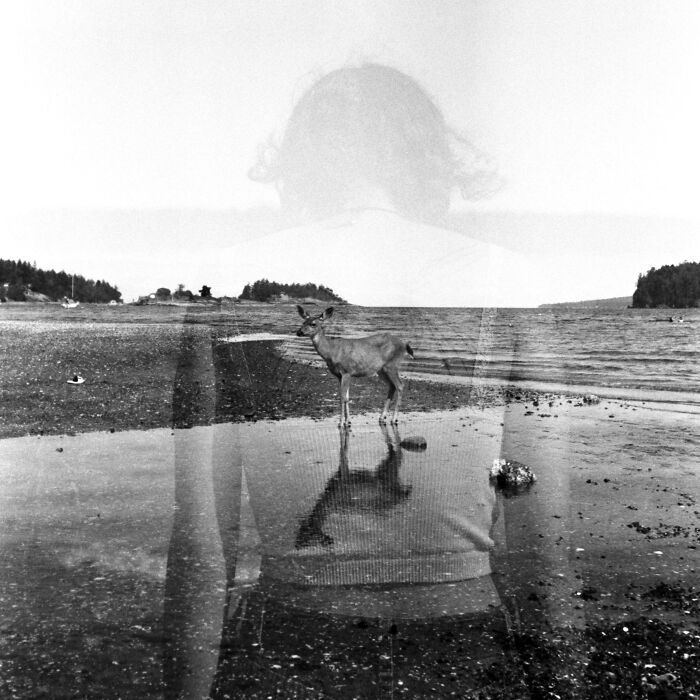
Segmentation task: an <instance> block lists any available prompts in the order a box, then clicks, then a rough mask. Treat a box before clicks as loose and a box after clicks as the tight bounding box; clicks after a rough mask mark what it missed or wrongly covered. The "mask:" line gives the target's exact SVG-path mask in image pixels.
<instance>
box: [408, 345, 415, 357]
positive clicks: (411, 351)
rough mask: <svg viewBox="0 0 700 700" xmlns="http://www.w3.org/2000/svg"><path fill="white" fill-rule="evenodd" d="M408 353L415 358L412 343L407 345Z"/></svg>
mask: <svg viewBox="0 0 700 700" xmlns="http://www.w3.org/2000/svg"><path fill="white" fill-rule="evenodd" d="M406 352H407V353H408V354H409V355H410V356H411V357H415V355H414V354H413V348H412V347H411V344H410V343H406Z"/></svg>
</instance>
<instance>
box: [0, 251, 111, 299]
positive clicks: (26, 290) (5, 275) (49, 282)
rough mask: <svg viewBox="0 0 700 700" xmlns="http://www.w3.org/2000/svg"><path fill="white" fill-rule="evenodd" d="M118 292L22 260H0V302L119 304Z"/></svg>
mask: <svg viewBox="0 0 700 700" xmlns="http://www.w3.org/2000/svg"><path fill="white" fill-rule="evenodd" d="M121 297H122V295H121V292H120V291H119V290H118V289H117V288H116V287H114V286H113V285H111V284H109V283H108V282H105V281H104V280H98V281H95V280H91V279H85V277H83V276H82V275H73V274H69V273H67V272H63V271H61V272H56V271H54V270H42V269H40V268H38V267H37V266H36V264H30V263H28V262H23V261H22V260H17V261H15V260H1V259H0V301H3V302H4V301H60V300H62V299H73V300H75V301H81V302H86V303H97V304H100V303H101V304H108V303H109V302H111V301H114V302H118V301H121Z"/></svg>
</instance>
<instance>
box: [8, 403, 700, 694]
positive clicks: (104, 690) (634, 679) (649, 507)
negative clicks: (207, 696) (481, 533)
mask: <svg viewBox="0 0 700 700" xmlns="http://www.w3.org/2000/svg"><path fill="white" fill-rule="evenodd" d="M551 400H552V403H553V405H552V406H549V405H548V404H546V410H543V406H542V404H540V405H539V406H538V407H534V406H533V405H532V404H526V403H523V402H512V403H510V404H508V405H507V406H505V405H504V406H488V407H484V408H479V407H475V406H462V407H460V408H458V409H454V410H451V411H441V412H439V411H435V412H429V413H425V412H416V411H413V412H411V411H409V412H408V413H407V414H406V415H405V416H404V420H403V422H402V424H401V434H402V436H409V435H426V436H428V438H429V446H428V450H427V451H426V457H425V458H426V459H427V458H428V457H429V456H430V454H431V450H434V449H436V448H437V446H441V448H443V451H444V450H446V451H447V452H446V453H447V454H449V450H450V449H455V450H457V449H458V448H457V447H456V446H458V445H460V444H461V443H462V442H463V441H464V440H468V439H471V437H470V436H473V435H476V434H479V435H480V436H481V437H480V438H479V439H483V440H485V443H484V444H486V445H491V443H492V441H494V440H496V442H497V441H498V440H499V439H500V438H498V435H499V432H500V424H501V422H505V423H506V424H507V426H508V436H509V437H508V440H507V443H506V444H505V445H504V446H503V454H504V455H505V456H508V457H509V458H512V459H517V460H519V461H522V462H524V463H526V464H528V465H530V466H531V468H532V469H533V470H534V471H535V473H536V474H537V475H538V477H539V480H538V482H537V484H536V485H535V487H534V488H533V490H532V492H529V493H527V494H524V495H521V496H518V497H517V504H518V507H519V508H521V509H522V511H523V513H525V514H526V513H527V512H528V511H529V510H530V506H531V504H532V503H534V499H535V498H536V497H537V494H538V493H539V495H540V496H546V498H545V499H544V500H545V501H548V502H549V503H550V506H551V508H550V512H549V513H548V520H547V521H540V522H539V524H537V523H535V524H532V521H531V520H527V522H528V523H529V524H528V527H532V528H533V529H532V531H531V533H530V536H529V537H527V538H526V541H529V542H531V544H532V551H531V552H528V553H526V554H527V555H528V556H529V554H532V553H533V552H534V553H535V554H537V552H538V548H539V547H540V544H539V543H540V541H542V540H544V541H546V542H549V543H550V544H552V543H553V545H554V547H553V551H554V552H555V556H556V558H557V560H558V561H559V562H560V563H562V564H564V563H565V564H566V565H567V567H568V571H567V575H566V586H565V587H559V588H556V589H555V592H554V593H552V591H550V590H549V588H548V587H547V586H546V585H543V581H542V580H525V579H523V578H519V577H518V574H517V568H516V570H515V571H511V572H510V574H511V578H515V579H516V580H518V583H519V585H520V586H524V587H525V588H526V589H527V590H528V591H529V592H530V593H531V594H532V595H535V596H537V597H539V598H541V599H547V597H548V596H549V598H550V599H552V600H553V599H554V598H556V597H557V596H559V597H560V598H561V600H562V601H563V603H564V605H563V606H560V608H561V609H562V610H563V612H562V614H563V615H564V617H565V620H566V621H567V622H570V623H572V624H573V626H574V629H575V630H576V631H575V633H574V639H575V652H574V651H572V647H571V646H570V645H569V646H561V645H560V644H559V645H558V644H554V643H551V644H550V643H546V642H538V643H533V641H532V637H531V636H530V632H529V630H528V629H527V628H523V629H520V630H517V629H516V630H515V634H514V635H513V636H512V638H511V640H510V644H511V651H512V653H516V652H517V653H518V655H519V657H520V658H521V659H525V662H526V663H525V665H526V666H527V664H529V667H528V668H529V671H528V673H527V674H526V677H527V679H528V680H527V682H526V681H525V680H523V678H524V677H522V676H520V675H519V673H520V671H516V670H515V668H516V667H515V665H508V664H506V665H505V666H504V665H503V664H501V665H500V666H499V665H498V664H496V666H494V667H492V668H491V669H490V670H485V669H484V668H483V667H478V668H471V669H468V668H466V667H465V663H464V658H463V655H460V654H459V653H458V651H457V648H456V647H449V646H448V648H447V649H446V650H445V659H446V663H447V665H448V666H449V667H451V669H452V670H451V671H448V672H446V669H445V667H444V666H442V667H441V666H435V667H432V666H431V667H428V668H422V669H421V672H420V673H421V674H422V676H421V678H420V679H416V680H415V682H416V683H419V681H420V683H419V685H420V687H421V688H427V687H430V688H433V689H434V692H435V696H440V695H443V694H444V695H445V696H447V695H449V694H450V693H452V692H454V690H455V689H456V688H459V692H460V693H462V696H463V697H469V691H468V688H469V687H472V688H473V689H474V691H476V689H477V687H479V688H481V690H482V692H483V697H528V694H527V693H532V692H535V691H537V692H540V691H542V692H544V690H545V689H546V688H548V687H550V686H551V683H552V682H553V681H552V678H551V676H552V674H553V673H555V672H556V671H557V669H558V668H566V671H567V676H570V678H568V680H567V681H566V683H564V685H563V686H562V685H561V679H559V682H558V685H557V686H556V687H557V688H558V690H559V692H560V693H561V692H562V688H563V689H564V691H565V692H564V693H563V696H565V697H572V698H574V697H592V696H593V695H598V697H645V696H646V695H645V693H646V694H647V695H649V694H650V693H652V691H654V689H655V688H656V686H655V685H654V684H655V683H656V684H657V685H658V686H659V687H661V685H660V684H662V681H658V682H657V680H654V678H656V677H661V676H662V675H663V674H665V673H673V674H674V676H675V678H676V680H675V681H674V685H675V686H676V687H677V688H678V692H682V693H683V694H680V695H678V697H692V695H690V693H695V694H697V693H698V692H699V690H700V688H698V682H699V681H698V679H699V678H700V672H699V671H700V668H699V667H698V658H697V655H696V652H697V646H698V642H699V641H700V634H699V629H698V627H699V623H700V609H699V605H698V592H697V588H695V586H696V581H697V567H698V563H699V557H698V550H697V547H698V545H699V544H700V542H699V539H700V537H699V533H700V528H699V526H700V522H699V520H700V518H699V514H698V505H697V502H698V498H700V477H699V472H698V466H699V465H698V456H697V455H698V438H697V432H696V430H695V428H694V426H695V421H694V418H693V417H692V416H689V415H684V414H677V413H671V412H669V411H668V410H666V409H665V408H664V407H657V406H641V405H635V404H630V403H624V404H621V403H615V402H612V401H606V402H603V403H601V404H599V405H596V406H584V405H580V402H578V401H576V400H575V399H571V398H567V397H565V396H561V397H557V398H552V399H551ZM533 409H534V410H533ZM217 430H218V431H231V430H236V431H242V433H241V434H244V435H247V436H248V437H247V439H253V440H262V439H265V436H280V435H283V436H287V437H285V438H284V440H291V441H292V442H297V441H299V440H301V441H303V440H304V436H305V435H308V434H309V432H312V433H313V434H317V435H318V434H322V435H326V437H327V439H328V444H330V445H335V444H336V441H337V427H336V425H335V420H334V419H333V418H330V419H310V418H303V417H294V418H289V419H286V420H284V421H269V420H260V421H251V420H249V421H247V422H244V423H238V424H226V423H224V424H222V425H220V426H218V427H211V426H210V427H197V428H193V429H192V430H184V431H179V430H176V431H172V430H169V429H159V430H150V431H143V430H141V431H124V432H116V433H109V432H95V433H89V434H79V435H75V436H31V437H23V438H16V439H8V440H3V441H2V442H1V443H0V479H2V483H3V489H2V492H1V496H0V498H1V501H2V502H1V503H0V514H1V515H0V518H1V523H2V524H1V528H0V537H1V545H0V546H1V551H2V558H3V568H2V578H1V584H2V587H1V590H2V593H1V596H2V610H3V619H2V627H1V628H0V632H1V633H2V637H1V638H0V639H1V640H2V656H1V657H0V658H1V659H2V670H3V673H2V675H1V676H0V677H1V678H2V681H0V695H2V696H3V697H18V698H24V697H70V696H87V697H101V698H102V697H104V698H109V697H123V698H127V697H128V698H144V697H161V696H162V693H163V692H164V686H163V684H164V683H166V684H167V683H168V682H169V680H168V678H167V677H165V678H164V677H163V663H162V654H163V642H164V637H163V635H164V624H166V626H167V619H165V620H164V607H163V604H164V590H165V585H166V580H165V579H166V573H167V552H168V548H169V547H170V546H171V545H172V537H173V513H174V510H173V506H174V481H175V477H174V466H173V462H174V454H175V450H176V447H175V441H176V440H177V439H178V435H180V436H182V435H185V436H187V437H186V439H187V440H189V439H192V438H195V439H196V440H199V439H203V436H204V435H206V433H207V431H217ZM268 440H269V441H270V444H271V445H272V446H273V447H274V446H275V445H279V440H280V438H279V437H277V438H275V439H274V440H272V439H271V438H269V437H268ZM284 440H283V441H284ZM352 440H353V450H355V445H357V446H360V445H362V444H363V442H364V441H369V442H371V443H372V444H375V445H376V444H381V436H380V435H379V429H378V427H377V425H376V421H375V418H374V416H363V417H360V418H358V419H356V422H355V425H354V427H353V437H352ZM493 444H494V445H495V444H496V443H493ZM453 445H454V446H455V447H454V448H453V447H452V446H453ZM273 447H271V448H270V449H268V452H267V453H268V454H269V453H270V450H271V451H272V453H274V450H275V449H277V448H274V449H273ZM489 449H490V448H489ZM359 453H360V454H362V450H361V449H359ZM487 454H489V450H486V451H485V452H484V456H486V455H487ZM494 456H498V455H494ZM288 459H289V457H288V455H285V454H283V453H282V454H279V460H280V464H284V460H288ZM329 459H330V460H333V461H336V462H337V450H336V449H335V448H334V449H333V450H332V451H331V454H330V455H329ZM358 466H359V465H358ZM489 466H490V464H489V463H485V464H484V465H483V468H484V469H485V470H487V469H488V467H489ZM563 477H564V478H563ZM563 484H564V485H565V487H566V490H565V491H562V485H563ZM211 499H213V494H210V498H209V500H208V501H205V502H203V506H202V507H203V508H205V509H206V508H211V507H213V506H212V502H211ZM523 522H525V519H524V520H523ZM245 533H246V537H244V540H243V542H244V545H245V547H244V552H242V553H244V554H245V559H246V561H247V562H248V564H247V566H246V567H244V568H243V570H240V571H239V580H240V582H241V583H243V584H245V583H247V584H250V583H252V582H253V581H254V579H255V576H256V568H255V562H256V551H255V550H256V539H257V538H256V533H255V526H254V523H253V522H252V521H250V520H249V521H248V524H247V528H246V530H245ZM554 533H556V537H553V534H554ZM198 537H200V538H201V539H202V541H203V542H205V543H207V547H210V544H211V542H214V541H216V538H217V530H216V528H213V529H211V530H206V529H205V531H204V532H200V533H199V535H198ZM207 547H205V548H204V550H202V551H205V556H206V557H208V558H209V559H210V562H209V563H210V565H211V570H212V571H214V572H216V571H218V574H217V576H218V577H219V578H218V579H217V577H216V576H214V578H207V579H206V580H207V581H209V585H210V586H211V590H212V596H213V598H212V601H213V602H214V604H216V598H217V595H220V594H221V592H222V589H221V585H222V583H221V582H222V581H225V579H223V578H221V577H222V576H223V569H222V567H223V561H222V559H221V555H220V552H219V553H217V551H216V549H215V548H214V549H211V547H210V548H209V549H207ZM550 549H552V547H550ZM550 554H551V552H549V554H548V556H549V555H550ZM516 562H517V557H516ZM516 567H517V563H516ZM513 574H515V576H514V577H513ZM212 601H210V602H212ZM166 618H167V615H166ZM212 639H213V640H215V639H216V634H214V635H213V637H212ZM210 643H211V646H210V648H207V647H206V645H205V648H204V651H203V652H201V653H202V654H203V657H202V658H200V661H199V664H200V666H199V668H200V670H202V672H203V674H204V676H206V675H207V673H210V672H211V664H212V663H213V659H214V658H215V657H216V655H217V654H218V648H217V647H216V643H215V642H211V640H210ZM421 643H422V644H424V645H425V644H428V645H429V644H430V641H429V640H421ZM200 646H201V645H200ZM535 652H536V653H535ZM431 669H432V670H431ZM455 669H457V670H455ZM450 673H452V674H453V675H454V674H455V673H457V678H461V682H462V685H457V686H456V685H455V682H454V679H453V680H450V678H451V677H452V676H450ZM431 674H432V675H431ZM460 674H461V675H460ZM643 679H646V680H643ZM650 679H651V681H650ZM467 682H469V683H472V684H476V685H471V686H470V685H464V683H467ZM645 683H646V684H647V685H646V686H645ZM524 684H525V685H524ZM527 684H529V691H527V692H526V691H525V688H526V687H527ZM205 685H206V682H205ZM647 686H648V687H647ZM538 688H539V690H537V689H538ZM584 688H585V691H584ZM645 688H646V689H645ZM518 689H519V690H518ZM397 690H398V688H397ZM414 690H415V687H414ZM401 691H402V692H405V693H406V694H407V696H408V697H411V696H412V695H411V692H412V690H411V687H409V686H401ZM413 696H414V697H415V696H416V695H415V694H414V695H413ZM669 697H670V696H669Z"/></svg>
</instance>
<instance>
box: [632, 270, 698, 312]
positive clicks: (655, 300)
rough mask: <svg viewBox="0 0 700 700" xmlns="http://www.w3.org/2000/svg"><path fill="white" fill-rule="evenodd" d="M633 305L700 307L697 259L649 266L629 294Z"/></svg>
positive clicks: (648, 306)
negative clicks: (649, 268) (676, 263)
mask: <svg viewBox="0 0 700 700" xmlns="http://www.w3.org/2000/svg"><path fill="white" fill-rule="evenodd" d="M632 306H633V307H634V308H635V309H658V308H668V309H690V308H698V307H700V263H696V262H682V263H681V264H680V265H664V266H663V267H660V268H659V269H658V270H657V269H656V268H653V267H652V268H651V270H649V271H648V272H647V273H646V275H640V276H639V279H638V280H637V289H636V291H635V292H634V295H633V296H632Z"/></svg>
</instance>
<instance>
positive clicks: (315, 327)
mask: <svg viewBox="0 0 700 700" xmlns="http://www.w3.org/2000/svg"><path fill="white" fill-rule="evenodd" d="M297 312H298V313H299V316H301V317H302V318H303V319H304V323H302V324H301V326H299V330H298V331H297V335H298V336H299V337H300V338H301V337H302V336H308V337H310V338H313V336H314V335H316V333H318V332H319V331H320V330H321V329H322V327H323V322H324V321H325V320H326V319H328V318H330V317H331V316H332V315H333V307H332V306H329V307H328V308H327V309H326V310H325V311H323V312H322V313H320V314H318V315H317V316H311V315H310V314H308V313H307V312H306V311H305V310H304V307H303V306H301V305H300V304H297Z"/></svg>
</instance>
